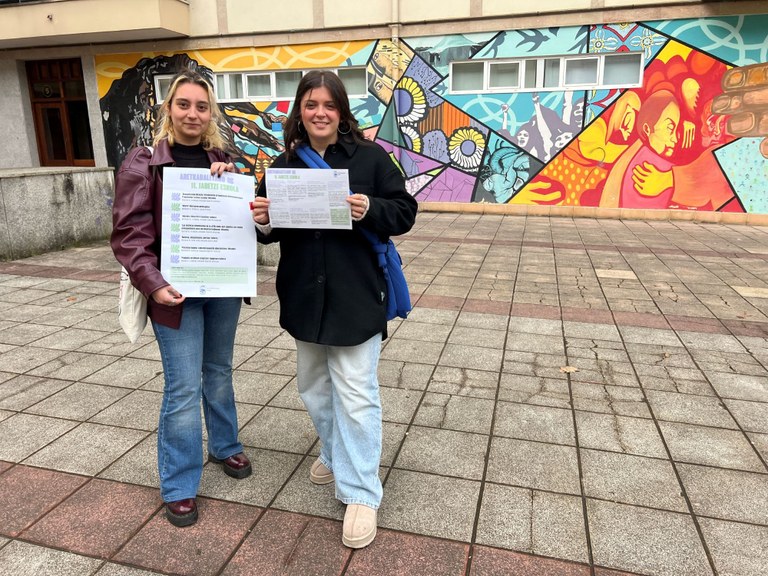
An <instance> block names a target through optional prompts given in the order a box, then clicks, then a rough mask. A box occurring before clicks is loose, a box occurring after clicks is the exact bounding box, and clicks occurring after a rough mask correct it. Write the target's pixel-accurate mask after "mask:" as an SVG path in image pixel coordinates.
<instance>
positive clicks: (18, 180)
mask: <svg viewBox="0 0 768 576" xmlns="http://www.w3.org/2000/svg"><path fill="white" fill-rule="evenodd" d="M113 186H114V176H113V171H112V170H110V169H106V168H56V169H53V168H48V169H46V168H38V169H35V170H2V171H0V222H1V223H2V224H1V225H0V258H3V259H17V258H24V257H27V256H32V255H34V254H40V253H42V252H48V251H51V250H60V249H62V248H64V247H66V246H70V245H72V244H77V243H80V242H88V241H92V240H98V239H104V238H108V237H109V234H110V232H111V231H112V199H113Z"/></svg>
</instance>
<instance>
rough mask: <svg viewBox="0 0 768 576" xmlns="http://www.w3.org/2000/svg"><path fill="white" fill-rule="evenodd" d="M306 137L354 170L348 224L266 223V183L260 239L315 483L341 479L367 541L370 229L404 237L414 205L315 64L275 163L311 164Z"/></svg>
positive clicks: (377, 285)
mask: <svg viewBox="0 0 768 576" xmlns="http://www.w3.org/2000/svg"><path fill="white" fill-rule="evenodd" d="M300 144H306V145H309V146H311V147H312V149H314V151H315V152H317V153H318V154H319V155H320V156H322V157H323V158H324V160H325V162H327V163H328V164H329V165H330V166H331V168H333V169H334V170H348V171H349V184H350V188H351V190H352V194H351V195H350V196H348V197H347V202H348V203H349V206H350V211H351V215H352V220H353V226H352V230H336V229H333V230H331V229H316V230H308V229H295V228H275V229H272V228H271V226H270V225H269V211H268V209H269V200H268V199H267V196H268V192H269V191H268V190H267V186H266V178H264V179H262V181H261V185H260V186H259V190H258V196H257V198H256V200H255V201H254V203H253V219H254V222H256V224H257V230H258V233H259V241H261V242H264V243H269V242H280V262H279V264H278V268H277V279H276V288H277V295H278V298H279V299H280V325H281V326H282V327H283V328H285V329H286V330H287V331H288V332H289V333H290V334H291V336H293V337H294V338H295V340H296V351H297V382H298V387H299V395H300V396H301V399H302V401H303V402H304V405H305V406H306V408H307V411H308V412H309V415H310V417H311V418H312V422H313V423H314V425H315V429H316V430H317V433H318V436H319V437H320V442H321V443H322V447H321V450H320V456H319V458H317V460H316V461H315V462H314V463H313V464H312V467H311V469H310V480H311V481H312V482H314V483H315V484H329V483H331V482H335V485H336V498H338V499H339V500H340V501H341V502H342V503H344V504H346V506H347V509H346V513H345V515H344V527H343V536H342V542H343V543H344V544H345V545H346V546H349V547H351V548H362V547H364V546H367V545H368V544H370V543H371V542H372V541H373V539H374V537H375V536H376V510H377V509H378V508H379V505H380V503H381V497H382V486H381V481H380V480H379V463H380V459H381V399H380V397H379V384H378V380H377V368H378V363H379V352H380V349H381V342H382V339H383V338H386V331H387V320H386V301H385V300H386V293H387V290H386V284H385V280H384V276H383V274H382V271H381V269H380V268H379V266H378V264H377V260H376V256H375V255H374V253H373V249H372V248H371V244H370V243H369V242H368V240H367V239H366V238H365V237H364V236H363V234H362V233H361V232H360V229H361V228H366V229H368V230H370V231H372V232H373V233H375V234H377V235H378V236H379V237H380V238H381V239H382V240H386V239H388V238H389V236H390V235H398V234H404V233H405V232H407V231H408V230H410V229H411V227H412V226H413V223H414V221H415V218H416V210H417V203H416V201H415V200H414V199H413V197H412V196H411V195H410V194H409V193H408V192H407V191H406V189H405V181H404V179H403V175H402V174H401V173H400V171H399V170H398V169H397V167H396V166H395V165H394V163H393V162H392V161H391V160H390V158H389V156H388V155H387V153H386V152H385V151H384V150H383V149H382V148H381V147H380V146H378V145H377V144H375V143H373V142H369V141H366V140H365V139H364V138H363V133H362V131H361V130H360V128H359V127H358V125H357V122H356V121H355V119H354V117H353V116H352V113H351V111H350V107H349V99H348V97H347V92H346V89H345V88H344V84H343V83H342V82H341V80H339V78H338V76H336V75H335V74H334V73H332V72H329V71H325V70H316V71H312V72H309V73H307V74H306V75H304V77H303V78H302V79H301V81H300V82H299V86H298V89H297V91H296V99H295V100H294V103H293V108H292V110H291V112H290V115H289V118H288V121H287V122H286V126H285V152H284V153H283V154H281V155H280V156H278V157H277V158H276V159H275V161H274V163H273V164H272V166H273V167H274V168H307V166H306V165H305V164H304V163H303V162H302V161H301V160H300V159H299V158H298V157H297V155H296V152H295V148H296V146H298V145H300Z"/></svg>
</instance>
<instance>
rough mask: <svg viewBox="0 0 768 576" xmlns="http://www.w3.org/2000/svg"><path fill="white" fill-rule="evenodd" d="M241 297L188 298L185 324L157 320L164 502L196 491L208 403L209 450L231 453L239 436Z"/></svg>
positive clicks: (159, 439)
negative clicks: (236, 363)
mask: <svg viewBox="0 0 768 576" xmlns="http://www.w3.org/2000/svg"><path fill="white" fill-rule="evenodd" d="M240 302H241V300H240V298H187V299H186V300H185V301H184V311H183V314H182V315H181V326H179V328H178V329H174V328H169V327H168V326H163V325H162V324H158V323H156V322H153V323H152V328H153V329H154V331H155V337H156V338H157V344H158V346H159V347H160V356H161V358H162V361H163V371H164V377H165V386H164V388H163V403H162V407H161V409H160V425H159V427H158V430H157V466H158V471H159V473H160V495H161V496H162V498H163V501H164V502H175V501H176V500H184V499H186V498H194V497H195V496H197V488H198V486H199V484H200V477H201V476H202V473H203V424H202V420H201V417H200V402H201V400H202V403H203V414H204V415H205V425H206V429H207V430H208V452H209V453H210V454H212V455H213V456H214V457H216V458H220V459H224V458H229V457H230V456H232V455H234V454H238V453H240V452H242V451H243V445H242V444H240V442H239V441H238V439H237V410H236V408H235V393H234V390H233V388H232V353H233V348H234V344H235V330H236V329H237V321H238V318H239V315H240Z"/></svg>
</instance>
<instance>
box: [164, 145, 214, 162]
mask: <svg viewBox="0 0 768 576" xmlns="http://www.w3.org/2000/svg"><path fill="white" fill-rule="evenodd" d="M171 156H173V161H174V162H176V166H178V167H179V168H210V167H211V161H210V160H209V159H208V153H207V152H206V151H205V150H204V149H203V145H202V144H197V145H195V146H185V145H184V144H179V143H176V144H174V145H173V146H171Z"/></svg>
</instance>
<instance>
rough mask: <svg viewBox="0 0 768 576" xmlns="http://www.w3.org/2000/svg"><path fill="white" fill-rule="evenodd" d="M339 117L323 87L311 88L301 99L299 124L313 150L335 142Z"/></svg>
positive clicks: (337, 110)
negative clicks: (302, 127) (307, 136)
mask: <svg viewBox="0 0 768 576" xmlns="http://www.w3.org/2000/svg"><path fill="white" fill-rule="evenodd" d="M340 117H341V115H340V113H339V108H338V106H336V102H334V101H333V98H332V97H331V93H330V92H329V91H328V88H326V87H325V86H320V87H319V88H313V89H312V90H310V91H309V92H307V93H306V94H304V97H303V98H302V99H301V123H302V124H303V125H304V129H305V130H306V131H307V134H308V135H309V141H310V143H311V144H312V147H313V148H314V147H317V145H319V146H320V147H321V148H322V147H325V146H328V145H329V144H333V143H334V142H336V140H337V139H338V130H339V119H340Z"/></svg>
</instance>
